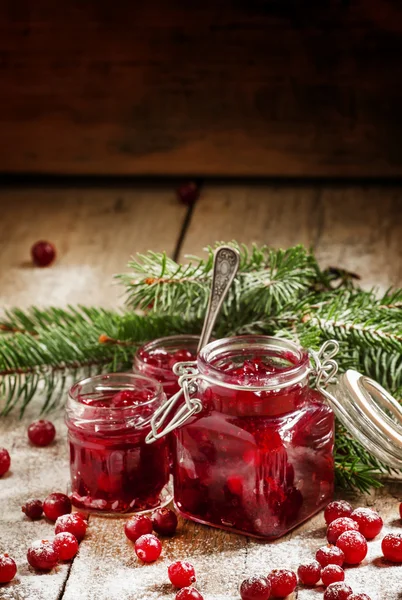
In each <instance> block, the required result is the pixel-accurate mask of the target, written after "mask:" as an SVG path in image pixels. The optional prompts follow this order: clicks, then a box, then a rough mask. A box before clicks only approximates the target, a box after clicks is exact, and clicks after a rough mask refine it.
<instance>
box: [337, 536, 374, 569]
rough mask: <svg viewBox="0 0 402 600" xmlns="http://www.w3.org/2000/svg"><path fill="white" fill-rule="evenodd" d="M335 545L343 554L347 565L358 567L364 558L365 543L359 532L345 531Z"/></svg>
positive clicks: (365, 551) (365, 552)
mask: <svg viewBox="0 0 402 600" xmlns="http://www.w3.org/2000/svg"><path fill="white" fill-rule="evenodd" d="M336 545H337V546H338V548H340V549H341V550H342V552H343V553H344V555H345V563H347V564H348V565H358V564H359V563H361V562H362V560H363V559H364V558H366V554H367V541H366V538H365V537H364V536H363V535H362V534H361V533H360V532H359V531H345V533H342V535H340V536H339V538H338V539H337V542H336Z"/></svg>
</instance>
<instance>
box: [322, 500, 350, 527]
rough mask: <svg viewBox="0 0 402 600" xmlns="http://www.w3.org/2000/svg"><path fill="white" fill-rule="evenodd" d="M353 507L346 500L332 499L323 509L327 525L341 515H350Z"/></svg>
mask: <svg viewBox="0 0 402 600" xmlns="http://www.w3.org/2000/svg"><path fill="white" fill-rule="evenodd" d="M352 511H353V508H352V507H351V505H350V504H349V502H346V500H334V502H330V503H329V504H328V506H327V508H326V509H325V511H324V518H325V522H326V524H327V525H329V524H330V523H332V521H335V520H336V519H340V518H341V517H350V515H351V514H352Z"/></svg>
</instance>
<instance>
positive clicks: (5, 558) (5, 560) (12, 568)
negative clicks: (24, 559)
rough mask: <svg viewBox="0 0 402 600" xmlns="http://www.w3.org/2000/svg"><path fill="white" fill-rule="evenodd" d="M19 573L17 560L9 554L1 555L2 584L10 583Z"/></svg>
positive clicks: (0, 577)
mask: <svg viewBox="0 0 402 600" xmlns="http://www.w3.org/2000/svg"><path fill="white" fill-rule="evenodd" d="M16 572H17V565H16V564H15V560H13V559H12V558H11V556H9V555H8V554H0V583H8V582H9V581H11V580H12V579H14V577H15V574H16Z"/></svg>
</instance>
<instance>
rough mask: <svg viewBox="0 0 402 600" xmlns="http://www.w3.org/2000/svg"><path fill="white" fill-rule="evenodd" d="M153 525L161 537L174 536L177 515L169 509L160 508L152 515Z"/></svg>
mask: <svg viewBox="0 0 402 600" xmlns="http://www.w3.org/2000/svg"><path fill="white" fill-rule="evenodd" d="M152 525H153V528H154V530H155V531H156V533H159V534H160V535H166V536H171V535H174V534H175V533H176V529H177V515H176V513H175V512H173V511H172V510H170V509H169V508H159V509H158V510H156V511H155V512H154V514H153V515H152Z"/></svg>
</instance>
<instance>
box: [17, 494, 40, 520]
mask: <svg viewBox="0 0 402 600" xmlns="http://www.w3.org/2000/svg"><path fill="white" fill-rule="evenodd" d="M21 510H22V512H23V513H24V514H26V516H27V517H28V519H31V521H37V520H38V519H40V518H41V516H42V514H43V504H42V502H41V501H40V500H36V499H35V498H30V499H29V500H27V501H26V502H25V504H23V505H22V506H21Z"/></svg>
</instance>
